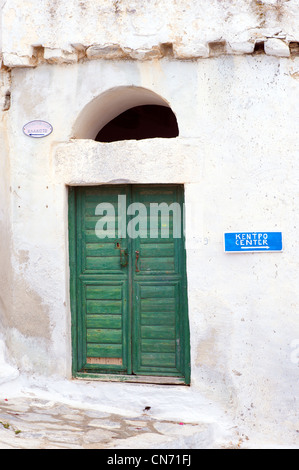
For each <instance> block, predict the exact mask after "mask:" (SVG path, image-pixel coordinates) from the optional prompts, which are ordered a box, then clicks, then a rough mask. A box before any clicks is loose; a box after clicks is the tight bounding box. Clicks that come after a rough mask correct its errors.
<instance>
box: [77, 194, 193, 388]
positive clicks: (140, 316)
mask: <svg viewBox="0 0 299 470" xmlns="http://www.w3.org/2000/svg"><path fill="white" fill-rule="evenodd" d="M183 195H184V193H183V186H178V185H162V186H153V185H109V186H98V187H82V188H71V189H70V200H69V203H70V205H69V223H70V268H71V304H72V339H73V374H74V376H77V377H78V376H85V377H100V376H103V374H104V375H106V376H109V377H110V378H111V377H112V379H113V378H114V379H116V378H117V376H118V379H120V380H131V381H132V379H134V378H135V380H136V381H138V380H139V381H147V382H151V381H153V382H155V381H157V382H159V381H160V382H163V379H161V377H162V378H164V381H165V383H186V384H188V383H189V381H190V364H189V362H190V361H189V326H188V311H187V292H186V291H187V288H186V267H185V248H184V234H183Z"/></svg>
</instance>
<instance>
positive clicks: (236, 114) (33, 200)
mask: <svg viewBox="0 0 299 470" xmlns="http://www.w3.org/2000/svg"><path fill="white" fill-rule="evenodd" d="M297 66H298V62H296V61H295V60H294V61H289V59H279V58H273V57H267V56H265V55H263V56H257V57H254V56H250V57H249V56H248V57H221V58H215V59H209V60H208V61H206V60H202V61H197V62H187V63H186V62H178V61H172V60H171V61H169V60H163V61H159V62H153V63H150V64H149V63H142V64H140V63H136V62H113V61H111V62H110V61H100V60H99V61H91V62H87V63H83V64H76V65H60V66H52V65H46V64H45V65H43V66H40V67H39V68H37V69H14V70H13V72H12V87H11V93H12V102H11V108H10V110H9V120H8V123H7V129H8V132H9V135H10V152H9V155H10V165H11V168H12V169H13V171H12V175H11V202H12V215H11V216H12V244H13V246H12V252H13V257H12V265H13V275H14V277H13V282H14V294H13V302H12V305H11V311H10V314H9V318H7V319H6V329H5V337H6V344H7V347H8V349H9V352H10V355H11V357H13V358H14V360H15V361H16V363H17V365H18V367H19V368H20V370H22V371H25V372H27V373H34V374H36V373H38V374H44V375H47V376H51V375H53V376H55V375H58V376H60V377H69V378H70V376H71V339H70V305H69V284H68V283H69V279H68V233H67V190H66V185H68V184H71V185H74V184H75V185H78V184H82V185H84V184H97V183H107V182H119V181H123V182H133V183H166V182H169V183H184V184H185V191H186V205H187V275H188V289H189V317H190V331H191V358H192V360H191V377H192V385H191V388H193V389H194V388H195V389H197V390H200V391H201V392H202V393H203V394H204V395H205V396H206V397H208V398H209V400H212V401H213V402H215V403H217V404H218V405H220V406H221V407H223V408H224V409H227V410H229V411H230V412H232V413H233V414H236V416H237V417H238V419H239V420H240V422H242V420H243V419H246V423H247V424H251V425H252V426H256V428H259V429H260V430H263V429H264V428H265V427H266V428H267V427H268V428H269V429H270V428H271V429H272V431H273V429H274V432H275V433H276V434H277V435H280V433H282V434H283V433H286V432H287V433H289V437H290V439H294V440H295V439H296V437H297V436H296V435H295V431H294V426H295V424H296V421H297V419H298V416H297V405H296V401H297V399H298V364H297V363H296V361H294V341H295V340H296V339H297V338H299V326H298V318H297V308H298V303H299V292H298V289H297V285H298V265H299V249H298V246H297V243H296V239H297V229H298V227H299V220H298V217H299V215H298V211H297V207H298V202H299V201H298V179H299V168H298V165H297V163H296V159H297V157H298V139H297V123H298V107H297V106H296V102H297V99H298V80H297V79H296V78H295V77H294V73H295V71H296V70H298V69H296V67H297ZM126 85H127V86H132V85H134V86H136V87H145V88H147V89H150V90H152V91H153V92H155V93H157V94H158V95H159V96H162V97H163V98H164V99H165V100H167V102H169V103H170V105H171V107H172V109H173V110H174V112H175V114H176V116H177V119H178V123H179V128H180V136H179V137H178V138H176V139H171V140H168V139H153V140H148V141H139V142H136V141H135V142H134V141H128V142H116V143H112V144H101V143H96V142H94V141H92V140H71V141H70V140H69V139H70V137H71V136H72V129H73V126H74V124H75V121H76V119H77V117H78V115H79V114H80V111H81V110H82V109H84V107H85V105H87V104H88V103H89V102H90V101H91V100H92V99H94V98H95V97H96V96H99V95H100V94H101V93H103V92H105V91H107V90H108V89H110V88H113V87H117V86H126ZM290 96H292V99H291V100H290ZM32 119H45V120H47V121H48V122H50V123H51V124H52V125H53V127H54V131H53V133H52V134H51V135H50V136H48V137H47V138H44V139H30V138H29V137H27V136H25V135H24V134H23V133H22V127H23V125H24V124H25V123H26V122H28V121H30V120H32ZM158 156H159V158H157V157H158ZM235 230H242V231H246V230H248V231H253V230H266V231H272V230H273V231H282V232H283V240H284V251H283V253H261V254H258V253H255V254H245V255H236V254H234V255H229V254H225V253H224V251H223V233H224V232H226V231H235ZM292 345H293V346H292ZM292 354H293V355H292ZM276 423H279V429H278V428H277V429H275V426H276Z"/></svg>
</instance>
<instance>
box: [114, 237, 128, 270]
mask: <svg viewBox="0 0 299 470" xmlns="http://www.w3.org/2000/svg"><path fill="white" fill-rule="evenodd" d="M115 247H116V248H118V249H119V261H120V265H121V266H122V267H123V268H124V267H126V266H127V265H128V251H127V250H126V249H122V247H121V244H120V242H117V243H116V245H115Z"/></svg>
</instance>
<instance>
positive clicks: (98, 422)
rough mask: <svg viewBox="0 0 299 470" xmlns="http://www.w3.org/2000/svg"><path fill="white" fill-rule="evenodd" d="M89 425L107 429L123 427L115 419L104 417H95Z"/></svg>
mask: <svg viewBox="0 0 299 470" xmlns="http://www.w3.org/2000/svg"><path fill="white" fill-rule="evenodd" d="M88 425H89V426H95V427H100V428H105V429H119V428H120V427H121V424H120V423H117V422H115V421H107V420H104V419H93V420H92V421H90V422H89V423H88Z"/></svg>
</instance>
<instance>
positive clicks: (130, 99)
mask: <svg viewBox="0 0 299 470" xmlns="http://www.w3.org/2000/svg"><path fill="white" fill-rule="evenodd" d="M142 121H143V122H142ZM134 122H135V125H136V126H137V127H136V133H135V134H134V130H133V131H132V125H133V126H134ZM128 123H131V124H128ZM115 124H116V126H115ZM117 124H118V126H117ZM130 125H131V130H130V131H129V132H127V134H126V131H125V129H124V127H126V126H127V128H128V126H130ZM109 126H110V134H109V132H108V134H107V132H106V135H105V136H104V137H103V140H101V131H102V134H104V131H107V129H108V130H109ZM111 126H112V129H111ZM117 127H118V131H119V132H118V133H117ZM121 127H122V129H120V128H121ZM137 128H138V129H137ZM113 129H114V131H115V132H116V134H115V138H113V132H114V131H113ZM147 131H148V132H147ZM111 132H112V133H111ZM178 134H179V129H178V124H177V120H176V117H175V115H174V113H173V111H172V110H171V108H170V105H169V103H168V102H167V101H166V100H165V99H164V98H162V97H161V96H160V95H158V94H156V93H154V92H153V91H151V90H149V89H146V88H142V87H135V86H131V87H126V86H124V87H116V88H112V89H110V90H108V91H106V92H104V93H102V94H101V95H99V96H98V97H97V98H95V99H94V100H92V101H91V102H90V103H88V104H87V105H86V106H85V107H84V109H83V110H82V111H81V113H80V115H79V116H78V118H77V120H76V122H75V125H74V128H73V138H76V139H92V140H98V141H101V142H111V141H116V140H127V139H128V140H129V139H136V140H139V139H143V138H153V137H176V136H178ZM107 135H109V137H107Z"/></svg>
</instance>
